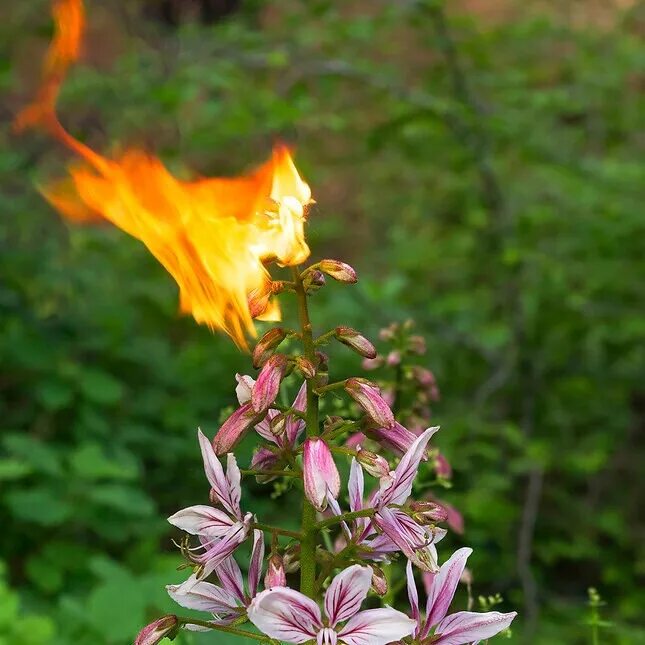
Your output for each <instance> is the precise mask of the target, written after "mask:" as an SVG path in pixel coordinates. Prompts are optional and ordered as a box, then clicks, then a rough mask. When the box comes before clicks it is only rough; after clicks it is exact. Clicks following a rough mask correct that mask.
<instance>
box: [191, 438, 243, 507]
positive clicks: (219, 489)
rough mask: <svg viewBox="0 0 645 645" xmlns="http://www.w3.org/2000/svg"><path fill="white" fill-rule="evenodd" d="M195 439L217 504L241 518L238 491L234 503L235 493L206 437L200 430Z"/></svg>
mask: <svg viewBox="0 0 645 645" xmlns="http://www.w3.org/2000/svg"><path fill="white" fill-rule="evenodd" d="M197 438H198V439H199V447H200V448H201V451H202V459H203V460H204V472H205V473H206V479H208V483H209V484H210V485H211V488H212V489H213V490H214V491H215V495H216V496H217V499H218V501H219V503H220V504H221V505H222V506H223V507H224V510H226V511H228V512H229V513H230V514H231V515H234V516H235V517H237V518H241V513H240V498H239V490H238V491H237V493H238V494H237V501H236V500H235V493H236V491H232V490H231V483H230V482H229V479H228V478H227V477H226V475H224V469H223V468H222V464H220V462H219V459H218V458H217V455H216V454H215V450H214V449H213V446H212V444H211V442H210V441H209V440H208V439H207V438H206V435H204V433H203V432H202V431H201V430H198V431H197ZM238 489H239V482H238Z"/></svg>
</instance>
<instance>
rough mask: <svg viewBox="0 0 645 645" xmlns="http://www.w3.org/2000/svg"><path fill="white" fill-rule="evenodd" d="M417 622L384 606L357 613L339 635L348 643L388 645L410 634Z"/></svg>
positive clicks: (347, 644)
mask: <svg viewBox="0 0 645 645" xmlns="http://www.w3.org/2000/svg"><path fill="white" fill-rule="evenodd" d="M416 625H417V623H416V621H415V620H412V619H411V618H408V617H407V616H406V615H405V614H404V613H403V612H400V611H397V610H396V609H392V607H384V608H383V609H368V610H367V611H361V612H359V613H358V614H356V615H355V616H354V617H353V618H352V619H351V620H350V621H349V622H348V623H347V624H346V625H345V627H343V629H341V630H340V632H338V636H339V638H340V639H341V641H342V642H343V643H345V644H346V645H386V644H387V643H392V642H393V641H397V640H399V639H401V638H403V637H404V636H409V635H410V634H412V632H413V631H414V628H415V627H416Z"/></svg>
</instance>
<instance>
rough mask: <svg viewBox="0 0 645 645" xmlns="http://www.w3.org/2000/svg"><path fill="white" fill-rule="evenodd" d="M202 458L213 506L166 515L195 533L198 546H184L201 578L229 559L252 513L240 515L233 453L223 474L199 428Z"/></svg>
mask: <svg viewBox="0 0 645 645" xmlns="http://www.w3.org/2000/svg"><path fill="white" fill-rule="evenodd" d="M197 436H198V439H199V445H200V448H201V451H202V458H203V460H204V471H205V473H206V478H207V479H208V482H209V483H210V485H211V495H210V496H211V501H212V503H213V504H214V505H216V506H219V507H221V508H216V507H215V506H206V505H205V504H198V505H196V506H189V507H188V508H184V509H182V510H180V511H177V512H176V513H175V514H174V515H171V516H170V517H169V518H168V521H169V522H170V523H171V524H172V525H173V526H176V527H177V528H179V529H181V530H182V531H186V533H190V534H191V535H196V536H197V537H198V539H199V542H200V545H199V546H197V547H192V548H189V549H186V552H187V553H188V554H189V557H190V559H191V560H192V561H193V562H195V563H196V564H198V565H199V569H198V578H199V579H203V578H205V577H207V576H208V575H209V574H210V573H212V572H213V570H214V569H215V567H217V565H219V564H220V563H221V562H223V561H224V560H225V559H226V558H228V557H229V556H230V555H231V554H232V553H233V552H234V551H235V549H237V547H238V546H239V545H240V544H242V542H244V541H245V540H246V538H247V536H248V533H249V530H250V526H251V521H252V519H253V515H252V514H251V513H246V515H242V511H241V509H240V497H241V494H242V489H241V486H240V480H241V475H240V469H239V468H238V466H237V461H236V460H235V455H233V454H232V453H229V454H228V455H227V466H226V474H224V469H223V468H222V465H221V464H220V462H219V459H218V458H217V455H216V454H215V451H214V450H213V447H212V445H211V443H210V441H209V440H208V439H207V438H206V436H205V435H204V434H203V433H202V431H201V430H199V431H198V434H197Z"/></svg>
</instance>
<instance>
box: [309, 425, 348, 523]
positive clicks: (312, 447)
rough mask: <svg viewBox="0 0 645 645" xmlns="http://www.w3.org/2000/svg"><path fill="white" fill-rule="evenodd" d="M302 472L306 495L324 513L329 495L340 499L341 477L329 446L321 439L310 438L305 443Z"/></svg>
mask: <svg viewBox="0 0 645 645" xmlns="http://www.w3.org/2000/svg"><path fill="white" fill-rule="evenodd" d="M302 470H303V479H304V486H305V495H306V496H307V499H308V500H309V501H310V502H311V503H312V505H313V506H314V507H315V508H316V509H318V510H319V511H322V510H324V509H325V508H326V506H327V494H328V493H329V494H331V495H332V497H334V498H336V497H338V493H339V492H340V475H339V474H338V470H337V468H336V464H335V463H334V458H333V457H332V454H331V451H330V450H329V447H328V446H327V444H326V443H325V442H324V441H323V440H322V439H320V438H319V437H310V438H309V439H307V440H306V441H305V443H304V447H303V453H302Z"/></svg>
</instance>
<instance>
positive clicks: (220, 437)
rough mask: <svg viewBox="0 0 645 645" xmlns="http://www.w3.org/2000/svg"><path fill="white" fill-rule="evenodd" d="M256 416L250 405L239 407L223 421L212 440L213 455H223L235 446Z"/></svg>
mask: <svg viewBox="0 0 645 645" xmlns="http://www.w3.org/2000/svg"><path fill="white" fill-rule="evenodd" d="M257 416H258V415H257V414H256V413H255V411H254V410H253V408H252V406H251V404H250V403H245V404H244V405H242V406H240V407H239V408H238V409H237V410H235V412H233V414H231V416H230V417H229V418H228V419H226V421H224V423H223V424H222V427H221V428H220V429H219V430H218V432H217V434H216V435H215V437H214V438H213V450H215V454H217V455H224V454H226V453H227V452H230V450H231V449H232V448H233V446H235V444H236V443H237V442H238V441H239V440H240V439H241V438H242V437H243V436H244V433H245V432H246V431H247V430H248V429H249V428H250V427H251V426H252V425H253V423H254V421H255V419H256V418H257Z"/></svg>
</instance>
